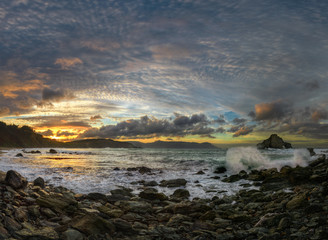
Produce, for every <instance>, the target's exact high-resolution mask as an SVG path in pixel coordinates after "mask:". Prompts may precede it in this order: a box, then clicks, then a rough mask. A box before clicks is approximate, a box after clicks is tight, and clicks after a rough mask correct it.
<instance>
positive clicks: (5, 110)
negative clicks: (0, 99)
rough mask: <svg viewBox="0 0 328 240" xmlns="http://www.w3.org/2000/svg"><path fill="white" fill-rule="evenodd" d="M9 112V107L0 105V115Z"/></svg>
mask: <svg viewBox="0 0 328 240" xmlns="http://www.w3.org/2000/svg"><path fill="white" fill-rule="evenodd" d="M9 113H10V109H9V108H7V107H0V116H6V115H8V114H9Z"/></svg>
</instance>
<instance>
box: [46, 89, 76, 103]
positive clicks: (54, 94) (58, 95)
mask: <svg viewBox="0 0 328 240" xmlns="http://www.w3.org/2000/svg"><path fill="white" fill-rule="evenodd" d="M73 98H74V95H73V94H72V93H70V92H69V91H68V90H63V89H57V90H52V89H50V88H44V89H43V91H42V100H43V101H46V102H48V101H49V102H59V101H62V100H69V99H73Z"/></svg>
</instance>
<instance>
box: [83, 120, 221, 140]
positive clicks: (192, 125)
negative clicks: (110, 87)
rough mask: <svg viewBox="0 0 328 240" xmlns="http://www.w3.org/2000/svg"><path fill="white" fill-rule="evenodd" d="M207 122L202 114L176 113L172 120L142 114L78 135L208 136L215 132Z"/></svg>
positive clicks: (114, 136)
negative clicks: (185, 114) (186, 114)
mask: <svg viewBox="0 0 328 240" xmlns="http://www.w3.org/2000/svg"><path fill="white" fill-rule="evenodd" d="M208 124H209V121H208V119H207V117H206V116H205V115H203V114H199V115H198V114H193V115H192V116H184V115H176V117H175V119H173V120H167V119H157V118H155V117H148V116H143V117H141V118H140V119H130V120H126V121H122V122H119V123H117V124H116V125H107V126H103V127H101V128H99V129H97V128H93V129H90V130H87V131H85V132H84V133H83V134H82V135H81V136H80V137H101V138H146V137H149V136H157V137H159V136H176V137H183V136H187V135H199V136H202V137H205V136H206V137H208V136H211V134H213V133H215V132H217V130H216V129H214V128H211V127H209V126H208ZM219 131H222V129H219Z"/></svg>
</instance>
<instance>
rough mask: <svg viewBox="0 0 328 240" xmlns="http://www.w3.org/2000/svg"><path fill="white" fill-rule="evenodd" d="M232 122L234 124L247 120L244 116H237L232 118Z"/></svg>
mask: <svg viewBox="0 0 328 240" xmlns="http://www.w3.org/2000/svg"><path fill="white" fill-rule="evenodd" d="M232 122H233V123H234V124H244V123H245V122H247V120H246V119H244V118H235V119H233V120H232Z"/></svg>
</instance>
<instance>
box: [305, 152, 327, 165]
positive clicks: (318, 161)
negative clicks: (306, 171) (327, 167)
mask: <svg viewBox="0 0 328 240" xmlns="http://www.w3.org/2000/svg"><path fill="white" fill-rule="evenodd" d="M325 160H326V155H325V154H320V155H319V157H318V158H317V159H316V160H314V161H312V162H311V163H310V164H309V166H310V167H316V166H318V165H319V164H322V163H324V162H325Z"/></svg>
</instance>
